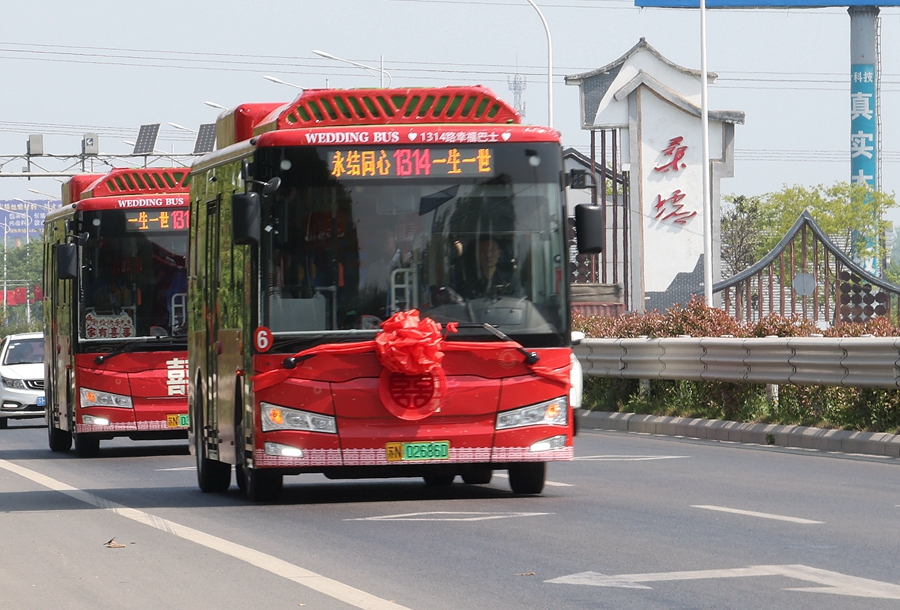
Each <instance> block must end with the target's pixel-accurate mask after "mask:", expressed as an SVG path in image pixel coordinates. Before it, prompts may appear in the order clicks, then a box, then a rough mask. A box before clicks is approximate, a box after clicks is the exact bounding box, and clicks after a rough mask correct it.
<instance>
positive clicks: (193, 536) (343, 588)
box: [0, 460, 409, 610]
mask: <svg viewBox="0 0 900 610" xmlns="http://www.w3.org/2000/svg"><path fill="white" fill-rule="evenodd" d="M0 468H3V469H5V470H8V471H9V472H12V473H15V474H18V475H19V476H22V477H25V478H26V479H28V480H29V481H32V482H34V483H37V484H38V485H43V486H44V487H46V488H48V489H51V490H53V491H58V492H59V493H61V494H65V495H67V496H69V497H70V498H74V499H76V500H80V501H82V502H84V503H86V504H90V505H92V506H96V507H97V508H102V509H104V510H108V511H110V512H113V513H116V514H117V515H120V516H122V517H125V518H127V519H131V520H132V521H136V522H138V523H143V524H144V525H149V526H150V527H153V528H156V529H158V530H162V531H164V532H168V533H170V534H173V535H175V536H178V537H179V538H182V539H184V540H189V541H191V542H194V543H196V544H199V545H201V546H205V547H206V548H208V549H213V550H215V551H219V552H220V553H224V554H225V555H229V556H231V557H234V558H235V559H240V560H241V561H245V562H247V563H249V564H251V565H254V566H256V567H258V568H261V569H263V570H266V571H267V572H271V573H272V574H275V575H276V576H281V577H283V578H287V579H288V580H292V581H294V582H296V583H297V584H300V585H303V586H304V587H308V588H310V589H312V590H314V591H318V592H319V593H322V594H324V595H327V596H329V597H333V598H334V599H337V600H340V601H342V602H345V603H347V604H349V605H351V606H353V607H354V608H363V609H365V610H409V608H406V607H405V606H401V605H400V604H397V603H394V602H391V601H389V600H386V599H382V598H380V597H376V596H374V595H371V594H369V593H366V592H365V591H361V590H359V589H356V588H354V587H351V586H349V585H345V584H344V583H342V582H338V581H336V580H332V579H331V578H326V577H325V576H321V575H320V574H316V573H315V572H312V571H310V570H306V569H304V568H301V567H299V566H296V565H294V564H292V563H288V562H287V561H284V560H282V559H278V558H277V557H273V556H272V555H267V554H266V553H261V552H259V551H257V550H254V549H251V548H249V547H246V546H243V545H240V544H235V543H234V542H229V541H228V540H225V539H223V538H219V537H217V536H212V535H210V534H206V533H204V532H201V531H200V530H195V529H193V528H190V527H187V526H184V525H180V524H178V523H175V522H174V521H169V520H167V519H161V518H160V517H157V516H155V515H151V514H150V513H145V512H144V511H140V510H137V509H134V508H128V507H127V506H123V505H121V504H117V503H115V502H110V501H108V500H104V499H103V498H101V497H99V496H95V495H93V494H89V493H87V492H86V491H82V490H80V489H77V488H75V487H71V486H69V485H66V484H65V483H62V482H60V481H57V480H56V479H51V478H50V477H47V476H44V475H42V474H40V473H39V472H35V471H33V470H29V469H27V468H22V467H21V466H18V465H16V464H13V463H12V462H7V461H6V460H0Z"/></svg>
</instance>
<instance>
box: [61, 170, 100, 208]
mask: <svg viewBox="0 0 900 610" xmlns="http://www.w3.org/2000/svg"><path fill="white" fill-rule="evenodd" d="M102 175H103V174H79V175H77V176H72V177H71V178H69V179H68V180H67V181H66V182H63V185H62V205H69V204H70V203H75V202H77V201H80V200H81V193H83V192H84V189H86V188H87V187H88V186H90V185H91V184H92V183H93V182H95V181H96V180H97V178H99V177H101V176H102Z"/></svg>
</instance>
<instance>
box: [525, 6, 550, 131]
mask: <svg viewBox="0 0 900 610" xmlns="http://www.w3.org/2000/svg"><path fill="white" fill-rule="evenodd" d="M528 4H530V5H531V6H533V7H534V10H536V11H537V14H538V17H540V18H541V23H543V24H544V32H545V33H546V34H547V127H553V42H552V41H551V40H550V26H549V25H547V20H546V19H544V13H542V12H541V9H539V8H538V5H537V4H535V3H534V0H528Z"/></svg>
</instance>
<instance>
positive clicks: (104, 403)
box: [81, 388, 134, 409]
mask: <svg viewBox="0 0 900 610" xmlns="http://www.w3.org/2000/svg"><path fill="white" fill-rule="evenodd" d="M81 406H82V407H121V408H123V409H133V408H134V405H133V404H132V402H131V396H122V395H121V394H112V393H110V392H101V391H100V390H92V389H90V388H81Z"/></svg>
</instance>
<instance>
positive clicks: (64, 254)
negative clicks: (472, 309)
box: [53, 244, 78, 280]
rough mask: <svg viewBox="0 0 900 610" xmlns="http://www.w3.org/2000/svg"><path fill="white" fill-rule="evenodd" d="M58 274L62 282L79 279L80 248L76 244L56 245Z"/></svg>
mask: <svg viewBox="0 0 900 610" xmlns="http://www.w3.org/2000/svg"><path fill="white" fill-rule="evenodd" d="M53 247H54V249H55V250H56V274H57V275H58V276H59V279H61V280H74V279H76V278H78V246H76V245H75V244H56V245H55V246H53Z"/></svg>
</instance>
